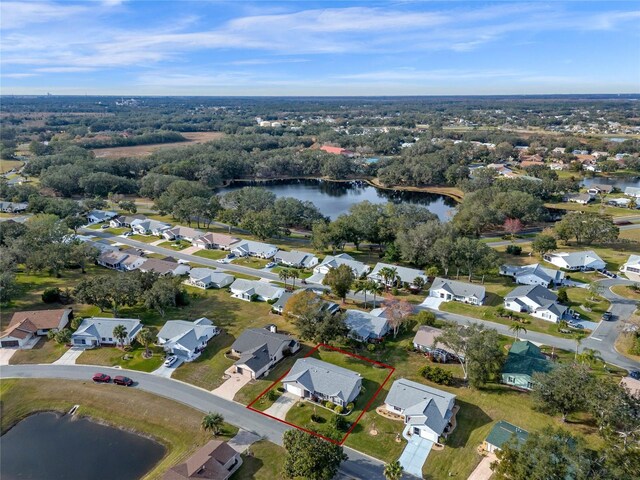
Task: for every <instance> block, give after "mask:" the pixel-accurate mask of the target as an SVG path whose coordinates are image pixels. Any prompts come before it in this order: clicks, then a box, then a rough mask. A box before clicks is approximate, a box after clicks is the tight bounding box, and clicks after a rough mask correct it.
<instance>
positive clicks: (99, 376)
mask: <svg viewBox="0 0 640 480" xmlns="http://www.w3.org/2000/svg"><path fill="white" fill-rule="evenodd" d="M93 381H94V382H97V383H109V382H110V381H111V377H110V376H109V375H106V374H104V373H96V374H95V375H94V376H93Z"/></svg>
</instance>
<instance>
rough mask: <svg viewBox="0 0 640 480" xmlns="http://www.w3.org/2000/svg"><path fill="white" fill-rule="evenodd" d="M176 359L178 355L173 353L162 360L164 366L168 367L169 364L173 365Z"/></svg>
mask: <svg viewBox="0 0 640 480" xmlns="http://www.w3.org/2000/svg"><path fill="white" fill-rule="evenodd" d="M177 361H178V357H176V356H175V355H171V356H170V357H167V359H166V360H165V361H164V366H165V367H170V366H171V365H173V364H174V363H176V362H177Z"/></svg>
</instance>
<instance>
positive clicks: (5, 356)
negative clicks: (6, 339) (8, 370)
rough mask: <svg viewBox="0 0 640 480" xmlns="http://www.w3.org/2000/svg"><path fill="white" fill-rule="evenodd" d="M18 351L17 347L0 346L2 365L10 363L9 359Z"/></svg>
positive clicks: (0, 362)
mask: <svg viewBox="0 0 640 480" xmlns="http://www.w3.org/2000/svg"><path fill="white" fill-rule="evenodd" d="M17 351H18V349H17V348H0V365H9V360H11V357H13V354H14V353H16V352H17Z"/></svg>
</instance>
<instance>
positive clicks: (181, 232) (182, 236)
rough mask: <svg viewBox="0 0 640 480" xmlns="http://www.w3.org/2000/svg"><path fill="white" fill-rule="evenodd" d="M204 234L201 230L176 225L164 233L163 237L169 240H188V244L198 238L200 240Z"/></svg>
mask: <svg viewBox="0 0 640 480" xmlns="http://www.w3.org/2000/svg"><path fill="white" fill-rule="evenodd" d="M203 234H204V232H203V231H201V230H196V229H195V228H191V227H184V226H182V225H176V226H175V227H173V228H170V229H168V230H166V231H165V232H163V233H162V236H163V237H164V238H166V239H167V240H186V241H187V242H191V243H193V242H195V241H196V239H197V238H200V237H201V236H202V235H203Z"/></svg>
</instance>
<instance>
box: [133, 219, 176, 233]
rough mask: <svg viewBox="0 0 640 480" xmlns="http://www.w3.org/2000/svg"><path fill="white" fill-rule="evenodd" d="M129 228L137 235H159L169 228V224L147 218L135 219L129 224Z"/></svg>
mask: <svg viewBox="0 0 640 480" xmlns="http://www.w3.org/2000/svg"><path fill="white" fill-rule="evenodd" d="M129 225H130V226H131V230H132V231H133V232H134V233H136V234H138V235H155V236H157V237H159V236H160V235H162V234H163V233H164V232H166V231H167V230H169V229H170V228H171V225H169V224H168V223H164V222H159V221H158V220H151V219H149V218H142V219H135V220H132V221H131V223H130V224H129Z"/></svg>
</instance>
